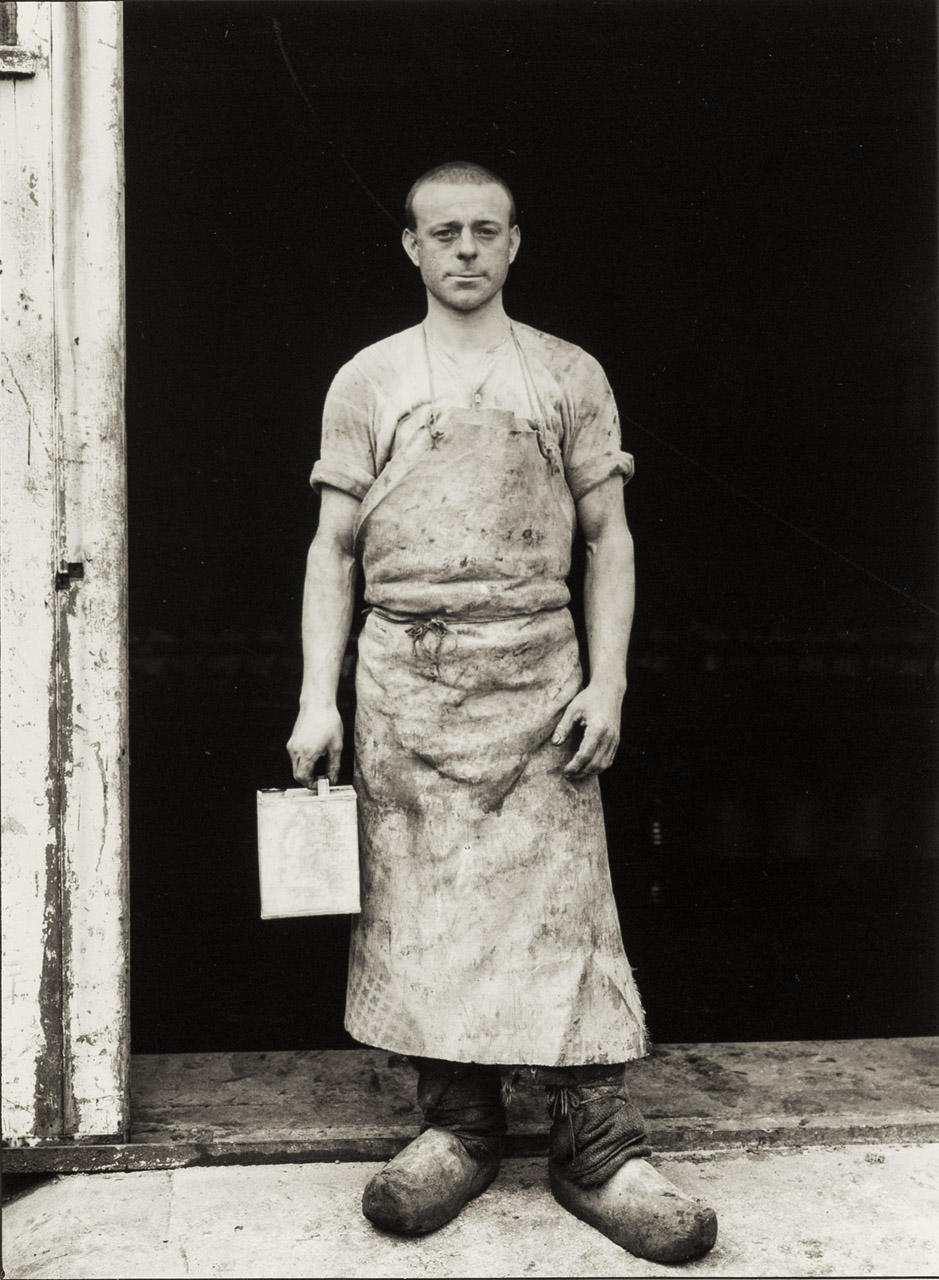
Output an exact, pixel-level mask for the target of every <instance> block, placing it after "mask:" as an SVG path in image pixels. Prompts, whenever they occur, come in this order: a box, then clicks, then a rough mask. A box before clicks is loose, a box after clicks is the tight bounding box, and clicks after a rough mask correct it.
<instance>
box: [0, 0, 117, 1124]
mask: <svg viewBox="0 0 939 1280" xmlns="http://www.w3.org/2000/svg"><path fill="white" fill-rule="evenodd" d="M121 9H122V6H121V5H120V4H119V3H112V2H110V0H107V2H104V0H70V2H68V3H20V4H18V5H17V6H16V20H17V48H15V49H11V48H7V49H3V48H0V182H2V196H3V211H2V223H0V249H2V255H3V259H4V275H3V277H2V318H3V331H2V351H3V362H2V368H0V378H2V386H0V391H2V396H0V403H2V404H3V423H4V425H3V435H2V488H3V508H2V566H0V570H2V588H0V590H2V644H3V650H2V690H3V719H2V735H3V743H2V767H3V778H2V787H3V796H2V799H3V832H4V841H3V864H2V889H3V894H2V920H3V948H4V955H3V960H4V964H3V1055H2V1059H3V1061H2V1066H3V1079H2V1089H3V1114H2V1124H3V1137H4V1141H5V1142H6V1143H9V1144H15V1145H31V1144H37V1143H42V1144H46V1143H49V1142H62V1140H63V1139H65V1140H66V1141H68V1140H74V1139H78V1140H82V1139H86V1140H87V1139H90V1138H102V1137H109V1138H112V1139H114V1138H117V1139H119V1140H126V1138H127V1135H128V1132H129V1062H130V1057H129V1050H130V1023H129V991H128V988H129V903H128V839H127V816H128V764H129V761H128V715H127V680H128V677H127V537H126V477H125V447H124V351H125V333H124V145H123V49H122V12H121Z"/></svg>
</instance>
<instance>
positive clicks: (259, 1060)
mask: <svg viewBox="0 0 939 1280" xmlns="http://www.w3.org/2000/svg"><path fill="white" fill-rule="evenodd" d="M629 1079H630V1087H631V1090H632V1093H633V1095H634V1097H635V1098H636V1100H637V1102H638V1104H639V1106H640V1108H641V1109H642V1111H643V1113H644V1115H645V1117H646V1120H647V1122H648V1124H649V1128H650V1131H651V1139H652V1143H653V1147H654V1149H655V1150H656V1151H660V1152H680V1151H688V1150H708V1151H714V1150H721V1149H733V1148H741V1147H743V1148H750V1149H752V1148H757V1147H761V1146H773V1147H803V1146H806V1145H822V1144H831V1143H834V1144H842V1143H852V1142H872V1141H875V1142H918V1141H928V1140H936V1139H939V1037H916V1038H906V1039H892V1040H814V1041H770V1042H745V1043H737V1044H734V1043H727V1044H670V1045H659V1046H657V1047H656V1048H655V1049H654V1051H653V1052H652V1053H651V1054H650V1056H649V1057H648V1058H645V1059H643V1060H642V1061H640V1062H636V1063H634V1064H632V1065H631V1066H630V1073H629ZM132 1115H133V1127H132V1132H131V1135H130V1141H129V1142H127V1143H122V1142H117V1141H114V1140H110V1141H109V1140H91V1141H87V1140H83V1141H81V1142H78V1141H73V1142H67V1141H63V1140H62V1139H55V1140H48V1141H44V1142H40V1143H36V1144H34V1145H22V1146H15V1147H8V1148H6V1149H5V1150H4V1152H3V1169H4V1171H5V1172H8V1173H27V1172H36V1171H68V1170H85V1171H114V1170H144V1169H170V1168H178V1167H182V1166H188V1165H225V1164H282V1163H302V1162H308V1161H334V1160H339V1161H362V1160H386V1159H388V1158H389V1157H390V1156H392V1155H393V1154H394V1153H395V1152H396V1151H397V1150H399V1149H400V1148H401V1147H402V1146H403V1145H404V1144H405V1143H406V1142H407V1141H409V1140H410V1138H412V1137H413V1136H414V1134H415V1133H416V1132H417V1127H418V1124H419V1122H420V1116H419V1113H418V1111H417V1108H416V1105H415V1097H414V1071H413V1069H412V1068H411V1066H410V1065H409V1063H408V1062H407V1060H406V1059H404V1058H402V1057H401V1056H400V1055H396V1054H389V1053H386V1052H384V1051H381V1050H375V1049H354V1050H300V1051H297V1052H295V1053H284V1052H277V1053H230V1054H229V1053H212V1054H157V1055H144V1056H136V1057H135V1058H134V1059H133V1068H132ZM509 1126H510V1132H509V1146H508V1155H509V1156H510V1157H513V1156H514V1157H521V1156H532V1155H539V1154H541V1153H543V1152H544V1151H546V1149H547V1129H548V1120H547V1114H546V1111H545V1105H544V1094H543V1090H542V1089H541V1088H540V1086H538V1085H537V1083H536V1081H535V1080H534V1079H533V1078H532V1075H531V1073H530V1072H529V1071H528V1070H526V1069H521V1070H519V1071H517V1072H515V1073H514V1080H513V1084H512V1092H511V1097H510V1100H509Z"/></svg>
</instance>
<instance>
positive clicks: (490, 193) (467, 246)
mask: <svg viewBox="0 0 939 1280" xmlns="http://www.w3.org/2000/svg"><path fill="white" fill-rule="evenodd" d="M510 207H511V206H510V204H509V197H508V196H507V195H506V193H505V192H504V191H503V190H502V188H501V187H500V186H498V185H497V184H496V183H494V182H488V183H486V184H485V185H483V186H476V185H473V184H468V183H450V182H428V183H426V184H425V185H424V186H423V187H421V188H420V189H419V190H418V192H417V195H416V196H415V197H414V217H415V222H416V224H417V226H416V230H415V231H410V230H406V231H405V232H404V236H403V240H404V248H405V251H406V252H407V255H408V257H409V258H410V259H411V261H412V262H413V263H414V265H415V266H416V267H419V268H420V272H421V279H422V280H423V281H424V284H425V286H426V287H427V290H428V292H429V293H431V294H433V296H434V297H435V298H436V299H437V300H438V302H441V303H442V304H443V305H444V306H445V307H449V308H450V309H451V310H453V311H464V312H465V311H475V310H477V309H478V308H479V307H482V306H484V305H485V304H486V303H487V302H488V301H489V300H490V299H491V298H494V297H495V296H496V294H497V293H498V292H499V290H500V289H501V288H502V286H503V284H504V283H505V277H506V276H507V275H508V273H509V265H510V264H511V263H512V261H513V260H514V258H515V255H516V253H517V252H518V246H519V239H520V237H519V230H518V227H510V226H509V210H510Z"/></svg>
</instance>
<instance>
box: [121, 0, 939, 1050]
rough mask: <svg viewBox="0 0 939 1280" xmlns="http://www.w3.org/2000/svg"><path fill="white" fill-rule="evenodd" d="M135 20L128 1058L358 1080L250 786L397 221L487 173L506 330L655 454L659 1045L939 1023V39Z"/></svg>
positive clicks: (582, 22) (678, 16) (275, 745)
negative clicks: (337, 399)
mask: <svg viewBox="0 0 939 1280" xmlns="http://www.w3.org/2000/svg"><path fill="white" fill-rule="evenodd" d="M124 18H125V37H126V45H125V57H126V131H127V137H126V144H127V286H128V467H129V484H130V539H131V542H130V558H131V577H130V592H131V631H132V635H131V659H132V683H131V715H132V730H131V733H132V737H131V744H132V792H131V802H132V803H131V823H132V833H131V834H132V866H131V884H132V938H133V946H132V956H133V967H132V1016H133V1045H134V1049H135V1051H137V1052H148V1051H149V1052H154V1051H182V1050H197V1049H206V1050H208V1049H275V1048H302V1047H342V1046H344V1045H347V1044H350V1043H351V1041H349V1039H348V1037H347V1036H346V1035H345V1033H344V1031H343V1030H342V1003H343V995H344V972H345V949H346V943H347V936H348V920H347V919H344V918H338V919H329V918H327V919H321V920H287V921H264V922H262V921H260V919H259V918H258V895H257V870H256V851H255V828H254V803H255V799H254V792H255V789H256V788H257V787H261V786H286V785H290V781H291V780H290V773H289V767H288V761H287V757H286V753H285V751H284V745H283V744H284V742H285V741H286V739H287V737H288V735H289V732H290V729H291V726H292V722H293V717H294V714H295V710H296V696H297V691H298V688H299V674H300V671H299V610H300V593H301V587H302V575H303V563H304V556H305V552H306V548H307V545H308V543H309V539H310V536H311V534H312V532H313V529H314V527H315V519H316V512H315V501H314V499H313V496H312V494H311V493H310V491H309V489H308V487H307V484H306V479H307V475H308V472H309V470H310V468H311V466H312V463H313V462H314V460H315V459H316V457H317V450H318V419H319V413H320V409H321V405H322V399H323V396H324V393H325V391H326V388H327V386H328V384H329V381H330V379H331V377H332V375H333V374H334V372H335V371H336V369H337V368H338V366H339V365H340V364H341V363H342V362H343V361H345V360H347V359H348V358H349V357H350V356H351V355H352V354H354V352H355V351H356V350H358V349H359V348H360V347H362V346H364V345H366V344H367V343H369V342H372V341H375V340H377V339H378V338H380V337H383V336H385V335H386V334H388V333H390V332H393V331H394V330H396V329H399V328H403V327H405V326H406V325H409V324H413V323H416V322H417V321H418V320H419V319H420V318H421V315H422V311H423V306H422V304H423V298H422V291H421V288H420V284H419V280H418V277H417V274H416V272H415V271H414V270H413V268H412V267H411V266H410V265H409V264H408V263H407V261H406V259H405V256H404V253H403V252H402V250H401V249H400V246H399V243H398V242H399V235H400V222H399V217H400V215H399V210H400V208H401V205H402V202H403V198H404V195H405V192H406V190H407V188H408V186H409V185H410V183H411V181H412V180H413V179H414V178H415V177H416V176H417V175H418V174H419V173H421V172H422V171H423V170H425V169H427V168H429V167H430V166H432V165H433V164H436V163H438V162H440V161H441V160H444V159H463V158H468V159H475V160H479V161H481V162H482V163H484V164H487V165H489V166H490V167H492V168H494V169H495V170H496V172H498V173H500V174H501V175H502V176H504V177H505V179H506V180H507V181H508V182H509V184H510V185H511V186H512V187H513V189H514V191H515V194H516V198H517V202H518V207H519V219H520V224H521V227H522V232H523V246H522V251H521V253H520V255H519V258H518V261H517V264H516V265H515V267H514V268H513V271H512V275H511V277H510V280H509V284H508V286H507V291H506V302H507V307H508V310H509V312H510V314H511V315H513V316H516V317H517V318H519V319H520V320H524V321H526V322H528V323H530V324H533V325H536V326H539V327H542V328H544V329H546V330H548V331H550V332H554V333H557V334H559V335H561V336H562V337H565V338H567V339H569V340H571V341H574V342H577V343H579V344H580V345H582V346H583V347H585V348H586V349H587V350H589V351H590V352H591V353H593V354H594V355H596V356H597V357H598V358H599V359H600V361H601V362H602V364H603V365H604V367H605V369H606V371H607V374H608V376H609V378H610V380H611V382H612V384H613V387H614V390H615V392H616V394H617V398H618V401H619V403H620V406H621V409H622V412H623V415H624V419H625V418H627V417H628V419H630V420H631V421H624V447H626V448H627V449H630V450H631V451H632V452H634V453H635V455H636V458H637V476H636V478H635V480H634V481H633V482H632V483H631V484H630V485H629V487H628V489H627V491H626V497H627V509H628V513H629V518H630V523H631V526H632V528H633V531H634V534H635V538H636V544H637V556H638V609H637V616H636V623H635V631H634V640H633V645H632V648H631V658H630V692H629V694H628V696H627V701H626V707H625V714H624V739H623V745H622V748H621V751H620V754H619V757H618V759H617V761H616V763H615V764H614V766H613V767H612V769H611V770H610V771H609V773H608V774H607V775H606V776H605V778H604V799H605V804H606V809H607V819H608V829H609V841H610V857H611V865H612V870H613V878H614V886H615V889H616V893H617V898H618V901H619V904H620V908H621V914H622V919H623V929H624V937H625V941H626V946H627V952H628V954H629V956H630V959H631V961H632V963H633V965H634V966H635V968H636V970H637V976H638V979H639V983H640V988H641V990H642V992H643V995H644V999H645V1002H646V1005H647V1008H648V1012H649V1019H650V1029H651V1032H652V1035H653V1037H655V1038H656V1039H658V1040H662V1041H675V1040H719V1039H787V1038H811V1037H852V1036H880V1035H915V1034H927V1033H935V1032H936V1031H939V1020H937V1016H936V1014H937V999H936V997H937V988H939V984H937V971H939V967H937V948H936V935H937V929H936V921H937V913H936V907H937V889H936V885H937V875H936V872H937V867H939V860H937V851H936V842H935V817H936V788H935V780H936V749H935V747H936V736H935V708H936V687H935V683H936V682H935V674H936V662H935V645H934V638H935V614H934V613H933V612H932V610H934V609H935V605H936V600H935V583H936V437H935V419H934V408H935V395H936V383H935V350H936V346H935V343H936V300H935V291H934V285H935V278H936V277H935V265H936V264H935V214H936V209H935V168H934V156H935V143H936V136H935V87H936V86H935V53H936V48H935V14H934V7H933V5H932V3H925V2H921V0H916V2H911V0H889V2H886V3H867V2H865V0H855V2H853V3H828V2H826V0H799V3H777V2H775V0H767V2H763V0H746V2H741V0H736V2H735V3H722V2H718V0H704V2H703V3H702V2H692V0H655V3H646V2H645V0H621V2H620V3H615V4H607V3H603V4H594V3H589V2H586V0H584V2H582V3H578V4H574V5H571V4H552V3H530V2H523V3H513V2H511V0H501V2H500V3H486V2H484V0H476V2H474V3H472V4H461V3H455V2H453V0H448V2H441V0H433V2H432V3H423V2H421V0H395V2H394V3H374V2H370V0H346V2H345V3H339V2H338V0H333V2H327V3H319V2H313V3H306V4H301V5H292V4H282V3H268V4H256V3H246V2H241V3H224V4H215V3H191V2H190V3H183V4H177V3H172V2H169V0H160V2H159V3H142V2H139V0H134V2H131V3H128V4H126V5H125V7H124ZM273 19H277V20H278V21H279V22H280V24H281V29H282V34H283V40H284V44H285V46H286V48H287V50H288V53H289V56H290V58H291V60H292V62H293V64H294V67H295V69H296V74H297V77H298V79H299V80H300V82H301V84H302V86H303V88H304V91H305V93H306V94H307V95H308V98H309V104H310V105H309V106H308V105H307V104H305V103H304V102H303V100H302V99H301V97H300V94H299V93H298V91H297V89H296V87H295V86H294V84H293V83H292V81H291V78H290V76H289V74H288V71H287V68H286V66H285V64H284V61H283V59H282V57H281V54H280V52H279V50H278V47H277V44H276V41H275V38H274V30H273V23H272V20H273ZM311 108H312V110H311ZM353 171H354V172H353ZM356 175H358V178H359V179H360V180H361V183H364V184H365V186H367V187H368V188H369V190H370V191H371V193H372V195H373V197H374V199H373V198H372V196H370V195H369V194H367V193H366V191H364V190H363V187H362V186H361V185H360V182H359V181H357V178H356ZM379 205H383V206H385V208H386V209H387V210H390V211H391V215H392V216H391V217H389V216H387V215H386V213H385V212H383V211H382V209H381V208H380V207H379ZM640 424H641V425H640ZM578 582H579V569H578V570H577V571H575V577H574V588H575V593H576V588H577V586H578ZM340 694H341V699H342V702H343V706H344V708H345V710H346V711H347V713H350V714H351V710H352V705H351V700H352V687H351V681H350V680H349V679H348V678H347V679H345V680H344V681H343V685H342V689H341V691H340ZM344 780H348V762H347V765H346V777H345V778H344Z"/></svg>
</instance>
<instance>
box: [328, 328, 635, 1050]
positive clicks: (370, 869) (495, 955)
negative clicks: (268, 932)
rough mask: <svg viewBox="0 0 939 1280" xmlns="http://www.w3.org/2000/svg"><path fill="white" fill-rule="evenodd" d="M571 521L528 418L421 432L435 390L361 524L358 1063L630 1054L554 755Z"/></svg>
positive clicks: (618, 956) (353, 1016)
mask: <svg viewBox="0 0 939 1280" xmlns="http://www.w3.org/2000/svg"><path fill="white" fill-rule="evenodd" d="M513 336H514V335H513ZM519 354H520V355H521V353H519ZM428 363H429V362H428ZM523 368H524V364H523ZM574 520H575V511H574V503H573V499H572V498H571V495H570V492H569V490H568V488H567V485H566V482H565V480H564V474H563V468H562V466H561V462H560V450H559V448H558V445H557V442H556V441H555V440H554V439H553V438H552V437H551V436H550V434H549V430H548V426H547V421H546V419H545V417H544V416H543V415H542V417H541V421H540V422H538V421H537V420H536V419H535V414H534V413H533V416H532V419H531V420H528V419H521V418H517V417H515V416H514V415H513V414H511V413H508V412H505V411H501V410H481V409H477V410H470V409H448V410H445V411H443V412H442V413H437V412H436V411H435V410H434V404H433V388H432V382H431V413H430V415H429V418H428V420H427V422H426V423H425V424H423V425H422V426H421V427H420V428H419V429H418V430H416V431H415V432H414V434H413V435H412V436H411V438H410V439H409V440H408V441H407V442H406V443H405V444H404V445H403V446H402V448H401V449H400V450H399V451H398V452H396V453H394V454H393V456H392V458H391V459H390V461H389V462H388V464H387V465H386V467H385V468H384V470H383V471H382V473H381V475H380V476H379V477H378V479H377V480H376V481H375V483H374V484H373V485H372V488H371V489H370V490H369V492H368V494H367V495H366V497H365V499H364V500H363V502H362V506H361V509H360V512H359V518H358V522H357V528H356V540H357V544H358V547H359V550H360V553H361V557H362V562H363V567H364V570H365V578H366V598H367V600H368V601H369V603H370V604H371V605H372V610H371V612H370V613H369V616H368V618H367V620H366V623H365V626H364V628H363V631H362V633H361V636H360V638H359V654H358V666H357V673H356V694H357V713H356V727H355V756H356V790H357V793H358V797H359V826H360V842H359V843H360V859H361V881H362V912H361V914H360V915H359V916H358V917H357V918H356V919H355V920H354V923H353V934H352V943H351V951H350V964H349V982H348V992H347V1002H346V1028H347V1030H348V1031H349V1032H350V1034H351V1035H353V1036H354V1037H355V1038H356V1039H357V1040H360V1041H362V1042H364V1043H366V1044H372V1045H377V1046H379V1047H382V1048H385V1049H388V1050H391V1051H394V1052H398V1053H403V1054H410V1055H420V1056H424V1057H433V1058H445V1059H449V1060H452V1061H457V1062H478V1063H493V1064H502V1065H511V1064H520V1063H528V1064H532V1065H544V1066H570V1065H576V1064H580V1063H588V1062H596V1063H607V1062H610V1063H612V1062H622V1061H626V1060H628V1059H632V1058H636V1057H640V1056H642V1055H643V1054H644V1053H645V1052H647V1042H646V1036H645V1030H644V1022H643V1014H642V1008H641V1004H640V1001H639V996H638V992H637V990H636V987H635V983H634V981H633V977H632V972H631V970H630V968H629V965H628V963H627V960H626V957H625V954H624V952H623V945H622V940H621V936H620V929H619V921H618V917H617V913H616V907H615V903H614V900H613V893H612V885H611V882H610V874H609V866H608V862H607V852H606V840H605V834H604V827H603V814H602V808H601V803H600V791H599V785H598V782H597V779H596V778H595V777H594V778H588V779H584V780H582V781H573V780H570V779H568V778H566V777H565V776H564V774H563V773H562V772H561V769H562V767H563V765H565V764H566V763H567V761H568V760H569V759H570V758H571V755H572V754H573V749H572V747H571V746H570V745H569V744H562V745H561V746H554V745H553V744H552V743H551V734H552V733H553V731H554V728H555V725H556V724H557V721H558V720H559V719H560V716H561V714H562V712H563V710H564V708H565V707H566V705H567V704H568V702H569V701H570V700H571V698H572V697H574V695H575V694H576V693H577V691H578V690H579V689H580V687H581V684H582V674H581V670H580V662H579V656H578V649H577V643H576V638H575V635H574V629H573V624H572V621H571V617H570V614H569V612H568V611H567V609H566V607H565V606H566V604H567V601H568V599H569V595H568V592H567V586H566V581H565V580H566V577H567V573H568V570H569V567H570V550H571V541H572V536H573V530H574Z"/></svg>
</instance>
